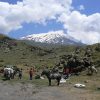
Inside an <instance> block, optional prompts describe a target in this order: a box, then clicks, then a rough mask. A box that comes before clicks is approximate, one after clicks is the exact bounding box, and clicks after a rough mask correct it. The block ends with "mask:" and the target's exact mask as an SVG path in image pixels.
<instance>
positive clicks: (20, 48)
mask: <svg viewBox="0 0 100 100" xmlns="http://www.w3.org/2000/svg"><path fill="white" fill-rule="evenodd" d="M89 47H90V48H92V51H93V55H92V58H93V60H94V62H95V63H96V65H97V66H100V60H99V58H100V46H99V44H95V45H91V46H89ZM79 48H80V49H81V53H80V56H83V54H84V50H85V49H86V46H82V47H81V46H80V47H79ZM75 49H76V46H73V45H71V46H70V45H69V46H63V45H59V46H58V45H56V48H55V47H54V46H53V47H52V48H50V45H48V46H46V47H43V46H42V45H41V46H39V45H36V44H35V45H30V44H27V43H25V42H24V41H20V40H14V39H11V38H9V37H7V36H4V35H0V66H4V65H6V64H7V65H8V64H11V65H12V64H13V65H17V66H28V67H31V66H36V67H38V68H40V67H43V66H44V65H45V66H49V67H52V66H54V64H55V63H57V62H59V58H60V57H62V56H63V55H68V54H72V53H73V52H74V51H75Z"/></svg>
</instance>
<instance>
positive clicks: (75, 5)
mask: <svg viewBox="0 0 100 100" xmlns="http://www.w3.org/2000/svg"><path fill="white" fill-rule="evenodd" d="M42 1H43V2H42ZM46 3H47V4H46ZM35 5H36V7H37V9H36V7H35ZM41 5H42V6H41ZM51 5H52V6H51ZM99 5H100V0H62V1H61V0H52V2H51V1H50V0H47V2H45V0H37V1H36V0H0V8H2V9H1V10H0V21H1V26H0V33H4V34H7V35H8V36H10V37H13V38H20V37H23V36H27V35H29V34H38V33H48V32H50V31H54V32H55V31H59V30H63V31H64V33H67V34H68V35H70V36H72V37H74V38H75V39H78V40H81V41H83V42H84V43H85V42H86V43H92V42H91V37H94V38H93V43H96V42H97V41H99V36H100V34H99V31H100V30H99V25H100V24H99V22H100V20H99V17H100V15H99V14H100V6H99ZM48 6H51V7H48ZM28 7H29V8H28ZM54 8H55V10H53V9H54ZM23 9H26V10H23ZM34 9H35V10H34ZM41 9H43V10H45V11H43V10H41ZM39 10H40V11H39ZM35 13H36V14H35ZM39 13H40V15H39ZM82 23H83V24H82ZM93 23H94V25H93ZM80 25H81V26H80ZM78 33H80V34H78ZM85 33H86V34H85ZM87 34H88V35H87ZM77 36H78V37H77ZM85 37H87V38H85ZM89 39H90V40H89Z"/></svg>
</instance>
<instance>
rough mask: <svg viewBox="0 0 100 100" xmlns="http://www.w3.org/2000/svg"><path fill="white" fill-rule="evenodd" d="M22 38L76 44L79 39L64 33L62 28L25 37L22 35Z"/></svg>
mask: <svg viewBox="0 0 100 100" xmlns="http://www.w3.org/2000/svg"><path fill="white" fill-rule="evenodd" d="M21 39H22V40H30V41H35V42H41V43H49V44H67V45H70V44H77V43H80V42H79V41H77V40H75V39H74V38H73V37H71V36H69V35H67V34H65V33H64V32H63V31H62V30H60V31H51V32H48V33H40V34H32V35H28V36H26V37H22V38H21Z"/></svg>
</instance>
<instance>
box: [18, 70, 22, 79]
mask: <svg viewBox="0 0 100 100" xmlns="http://www.w3.org/2000/svg"><path fill="white" fill-rule="evenodd" d="M18 76H19V79H22V69H20V70H19V75H18Z"/></svg>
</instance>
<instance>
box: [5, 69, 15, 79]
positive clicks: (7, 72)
mask: <svg viewBox="0 0 100 100" xmlns="http://www.w3.org/2000/svg"><path fill="white" fill-rule="evenodd" d="M13 75H14V70H13V68H4V77H5V78H7V79H9V80H10V79H11V78H13Z"/></svg>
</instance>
